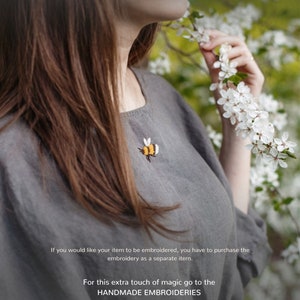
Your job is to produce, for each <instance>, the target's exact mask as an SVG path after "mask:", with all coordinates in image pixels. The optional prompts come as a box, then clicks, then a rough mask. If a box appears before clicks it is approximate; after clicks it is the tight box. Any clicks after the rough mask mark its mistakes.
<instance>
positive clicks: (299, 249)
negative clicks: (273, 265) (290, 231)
mask: <svg viewBox="0 0 300 300" xmlns="http://www.w3.org/2000/svg"><path fill="white" fill-rule="evenodd" d="M281 255H282V257H283V258H285V259H286V260H287V261H288V263H290V264H291V263H293V262H295V261H297V260H298V259H300V238H299V237H298V238H297V240H296V242H295V243H294V244H291V245H290V246H289V247H288V248H286V249H285V250H284V251H282V253H281Z"/></svg>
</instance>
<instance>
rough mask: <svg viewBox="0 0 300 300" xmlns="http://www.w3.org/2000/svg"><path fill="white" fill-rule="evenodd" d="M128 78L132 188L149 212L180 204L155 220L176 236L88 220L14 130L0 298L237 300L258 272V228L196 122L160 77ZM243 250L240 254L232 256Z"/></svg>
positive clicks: (264, 253) (1, 212) (23, 133)
mask: <svg viewBox="0 0 300 300" xmlns="http://www.w3.org/2000/svg"><path fill="white" fill-rule="evenodd" d="M135 73H136V76H137V78H138V80H139V82H140V85H141V88H142V91H143V93H144V95H145V98H146V105H145V106H144V107H142V108H139V109H136V110H133V111H130V112H127V113H123V114H122V120H123V122H124V127H125V131H126V134H127V140H128V147H129V152H130V156H131V161H132V165H133V168H134V173H135V177H136V183H137V186H138V190H139V192H140V194H141V195H142V196H143V197H144V198H145V199H147V201H148V202H151V203H157V204H161V205H174V204H177V203H180V207H179V208H178V209H176V210H174V211H172V212H170V213H168V214H167V215H166V216H164V218H163V219H162V220H161V221H162V222H163V223H164V224H165V225H166V226H168V227H169V228H172V229H174V230H180V231H184V232H183V233H180V234H178V235H177V236H175V237H173V239H168V238H165V237H162V236H160V235H158V234H156V233H153V239H150V238H149V237H148V235H147V234H146V233H145V232H144V230H143V229H142V228H140V227H138V226H137V227H135V228H132V227H127V226H125V225H122V224H118V223H113V224H112V225H108V224H104V223H101V222H100V221H98V220H96V219H95V218H94V217H92V216H91V215H89V213H87V212H86V211H85V210H84V209H82V208H81V207H80V206H79V205H78V204H77V203H76V202H75V201H74V200H73V199H72V196H71V195H70V193H69V192H68V189H67V187H66V184H65V183H64V180H63V179H62V176H61V175H60V173H59V171H58V170H57V168H56V165H55V163H54V162H53V161H52V160H51V159H50V158H49V157H47V158H46V163H45V161H44V170H43V176H42V173H41V165H40V160H39V156H38V140H37V138H36V137H35V135H34V134H33V133H32V132H31V131H30V130H29V128H28V127H27V126H26V124H24V122H22V121H18V122H16V123H15V124H13V125H12V126H10V127H9V128H8V129H6V130H5V131H4V132H2V133H1V134H0V298H1V299H5V300H21V299H22V300H52V299H53V300H54V299H55V300H56V299H59V300H60V299H61V300H88V299H208V300H217V299H220V300H226V299H237V300H240V299H243V287H244V286H245V285H246V284H247V282H248V281H249V280H250V279H251V277H253V276H256V275H258V274H259V273H260V272H261V271H262V269H263V268H264V266H265V264H266V263H267V259H268V256H269V254H270V248H269V246H268V242H267V238H266V235H265V228H264V223H263V221H262V220H261V219H260V218H259V217H258V216H257V215H256V214H255V213H254V212H253V211H252V210H250V212H249V215H245V214H243V213H242V212H240V211H238V210H236V209H235V208H234V206H233V203H232V199H231V195H230V190H229V187H228V184H227V182H226V178H225V176H224V174H223V172H222V168H221V166H220V164H219V162H218V159H217V157H216V155H215V153H214V151H213V148H212V146H211V144H210V142H209V140H208V138H207V135H206V133H205V130H204V128H203V125H202V123H201V121H200V120H199V118H198V116H197V115H196V114H195V113H194V112H193V111H192V110H191V109H190V108H189V106H188V105H187V104H186V103H185V102H184V101H183V100H182V99H181V97H180V96H179V95H178V93H177V92H176V91H175V90H174V89H173V88H172V87H171V86H170V85H169V84H168V83H167V82H166V81H165V80H163V79H162V78H160V77H158V76H156V75H153V74H151V73H148V72H144V71H139V70H135ZM6 121H7V120H5V119H3V120H2V121H0V126H3V124H4V123H5V122H6ZM144 138H151V142H152V143H153V144H156V145H158V146H159V153H158V154H157V155H156V156H155V157H152V156H151V157H150V162H149V161H148V160H147V157H146V156H145V155H143V153H142V152H141V151H140V150H139V149H138V148H142V147H143V146H144V142H143V139H144ZM45 165H46V167H45ZM242 247H243V248H245V249H248V250H249V252H241V251H239V252H238V253H235V252H233V250H234V249H240V248H242ZM60 248H61V249H64V250H62V251H63V252H60V253H57V249H60ZM89 248H90V249H89ZM68 249H77V250H75V251H79V252H78V253H71V252H68V251H69V250H68ZM91 249H96V251H97V252H98V249H99V250H100V251H101V252H99V253H97V252H96V253H94V252H92V251H93V250H91ZM183 249H185V250H184V252H183ZM201 249H204V250H201ZM126 250H127V251H126ZM106 251H108V252H106ZM201 251H202V252H201ZM209 251H212V252H209ZM215 251H217V252H218V253H214V252H215ZM137 260H138V261H137ZM84 279H85V280H86V281H84ZM97 279H98V282H97ZM87 280H91V281H94V282H89V284H87ZM113 280H115V281H116V282H113ZM120 280H123V282H121V281H120ZM131 280H139V281H140V284H136V285H132V284H134V282H131ZM142 281H143V283H144V285H141V283H142ZM121 290H122V291H123V293H124V294H123V295H122V296H120V291H121ZM134 290H136V292H138V290H139V293H141V294H139V296H135V295H133V293H134ZM109 293H114V294H113V296H112V295H110V296H109ZM126 293H127V294H126ZM151 293H152V294H151ZM126 295H127V296H126Z"/></svg>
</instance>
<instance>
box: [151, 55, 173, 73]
mask: <svg viewBox="0 0 300 300" xmlns="http://www.w3.org/2000/svg"><path fill="white" fill-rule="evenodd" d="M149 70H150V72H152V73H154V74H159V75H163V74H166V73H169V72H170V70H171V64H170V60H169V57H168V55H167V54H166V53H164V52H163V53H161V55H160V56H159V57H158V58H156V59H155V60H152V61H150V62H149Z"/></svg>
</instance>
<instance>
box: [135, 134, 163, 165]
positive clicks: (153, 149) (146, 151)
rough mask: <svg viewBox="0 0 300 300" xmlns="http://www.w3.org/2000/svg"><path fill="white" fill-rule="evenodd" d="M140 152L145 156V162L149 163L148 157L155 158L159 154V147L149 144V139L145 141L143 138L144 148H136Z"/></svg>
mask: <svg viewBox="0 0 300 300" xmlns="http://www.w3.org/2000/svg"><path fill="white" fill-rule="evenodd" d="M138 149H139V150H140V152H141V153H142V154H143V155H145V156H146V158H147V160H148V161H149V162H151V160H150V156H153V157H155V156H156V155H157V154H158V152H159V147H158V145H157V144H152V143H151V138H148V139H145V138H144V147H143V148H138Z"/></svg>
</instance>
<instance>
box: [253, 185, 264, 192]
mask: <svg viewBox="0 0 300 300" xmlns="http://www.w3.org/2000/svg"><path fill="white" fill-rule="evenodd" d="M263 190H264V189H263V187H261V186H257V187H256V188H255V192H262V191H263Z"/></svg>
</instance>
